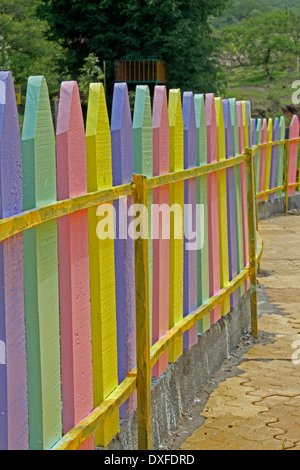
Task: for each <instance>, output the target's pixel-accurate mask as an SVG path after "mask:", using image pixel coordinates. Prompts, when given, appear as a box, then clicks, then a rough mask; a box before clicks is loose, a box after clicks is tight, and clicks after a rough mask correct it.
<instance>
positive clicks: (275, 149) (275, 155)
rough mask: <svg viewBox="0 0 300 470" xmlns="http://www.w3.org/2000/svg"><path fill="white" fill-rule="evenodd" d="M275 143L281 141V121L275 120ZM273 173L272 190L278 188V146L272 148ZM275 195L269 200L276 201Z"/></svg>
mask: <svg viewBox="0 0 300 470" xmlns="http://www.w3.org/2000/svg"><path fill="white" fill-rule="evenodd" d="M272 139H273V142H278V141H279V119H278V118H275V119H274V124H273V137H272ZM271 155H272V156H271V173H270V189H273V188H276V176H277V161H278V145H275V146H273V147H272V154H271ZM274 199H275V193H272V194H270V196H269V200H270V201H274Z"/></svg>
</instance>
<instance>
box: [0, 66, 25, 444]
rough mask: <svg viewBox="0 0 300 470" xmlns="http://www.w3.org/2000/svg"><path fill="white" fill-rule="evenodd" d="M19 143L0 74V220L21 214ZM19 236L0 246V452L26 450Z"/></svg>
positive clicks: (8, 90)
mask: <svg viewBox="0 0 300 470" xmlns="http://www.w3.org/2000/svg"><path fill="white" fill-rule="evenodd" d="M22 199H23V194H22V163H21V140H20V130H19V121H18V113H17V106H16V98H15V91H14V84H13V79H12V75H11V73H10V72H0V219H3V218H5V217H11V216H13V215H15V214H17V213H18V212H22V203H23V200H22ZM23 284H24V274H23V234H18V235H16V236H15V237H13V238H10V239H8V240H5V241H4V242H2V243H0V285H1V289H0V312H1V315H0V352H1V354H0V384H1V386H0V449H1V450H27V449H28V401H27V367H26V344H25V317H24V286H23Z"/></svg>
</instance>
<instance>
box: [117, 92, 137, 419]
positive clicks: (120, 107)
mask: <svg viewBox="0 0 300 470" xmlns="http://www.w3.org/2000/svg"><path fill="white" fill-rule="evenodd" d="M111 146H112V171H113V185H114V186H118V185H121V184H126V183H130V182H131V181H132V178H133V134H132V120H131V114H130V105H129V98H128V89H127V85H126V83H116V84H115V86H114V95H113V104H112V115H111ZM132 204H133V198H132V196H129V197H124V198H120V199H119V200H117V201H114V208H115V211H116V215H117V216H116V239H115V264H116V267H117V269H116V309H117V342H118V380H119V383H121V382H122V381H123V380H124V379H125V378H126V375H127V373H128V372H129V371H130V370H131V369H133V368H134V366H135V363H136V360H135V357H136V355H135V350H136V339H135V270H134V240H132V239H131V238H129V237H127V234H128V231H127V226H128V225H129V224H130V222H131V220H130V219H129V218H128V217H127V214H128V210H129V208H130V206H132ZM135 407H136V393H134V394H132V395H131V396H130V397H129V399H128V400H127V401H126V403H124V405H122V406H121V407H120V418H125V417H126V416H128V415H129V414H131V413H132V412H133V411H134V409H135Z"/></svg>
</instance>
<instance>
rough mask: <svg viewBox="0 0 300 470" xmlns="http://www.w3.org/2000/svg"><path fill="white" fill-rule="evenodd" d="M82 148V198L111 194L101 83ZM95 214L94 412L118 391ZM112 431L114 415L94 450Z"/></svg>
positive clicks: (108, 271)
mask: <svg viewBox="0 0 300 470" xmlns="http://www.w3.org/2000/svg"><path fill="white" fill-rule="evenodd" d="M86 145H87V147H86V149H87V180H88V192H92V191H99V190H103V189H109V188H111V187H112V159H111V135H110V126H109V119H108V114H107V107H106V100H105V94H104V88H103V85H102V83H91V84H90V90H89V100H88V109H87V120H86ZM100 207H101V206H100ZM96 209H97V208H96V207H93V208H91V209H89V258H90V288H91V318H92V320H91V321H92V354H93V381H94V407H97V406H99V405H100V404H101V403H102V401H103V400H105V398H107V397H108V395H110V394H111V393H112V392H113V391H114V390H115V388H116V387H117V386H118V358H117V320H116V293H115V258H114V240H113V239H111V238H107V239H104V240H102V239H99V238H98V237H97V235H96V228H97V223H98V221H99V219H98V217H97V214H96ZM112 209H113V208H112ZM118 431H119V412H118V411H117V412H115V413H114V414H113V415H112V416H111V417H110V418H109V419H108V420H107V422H106V426H105V427H102V428H100V429H99V430H98V431H97V432H96V433H95V444H96V445H101V446H106V445H107V444H108V442H109V441H110V440H111V439H112V438H113V437H114V436H115V435H116V434H117V433H118Z"/></svg>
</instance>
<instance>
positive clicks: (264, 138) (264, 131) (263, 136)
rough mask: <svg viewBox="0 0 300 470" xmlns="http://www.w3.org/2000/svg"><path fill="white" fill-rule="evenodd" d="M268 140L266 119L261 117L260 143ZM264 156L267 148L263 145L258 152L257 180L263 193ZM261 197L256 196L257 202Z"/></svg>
mask: <svg viewBox="0 0 300 470" xmlns="http://www.w3.org/2000/svg"><path fill="white" fill-rule="evenodd" d="M267 142H268V120H267V119H265V118H264V119H263V122H262V132H261V143H262V144H266V143H267ZM266 156H267V148H266V147H263V148H262V149H261V154H260V181H259V191H258V192H259V193H263V192H264V190H265V175H266ZM263 200H264V198H263V197H259V198H258V202H262V201H263Z"/></svg>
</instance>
